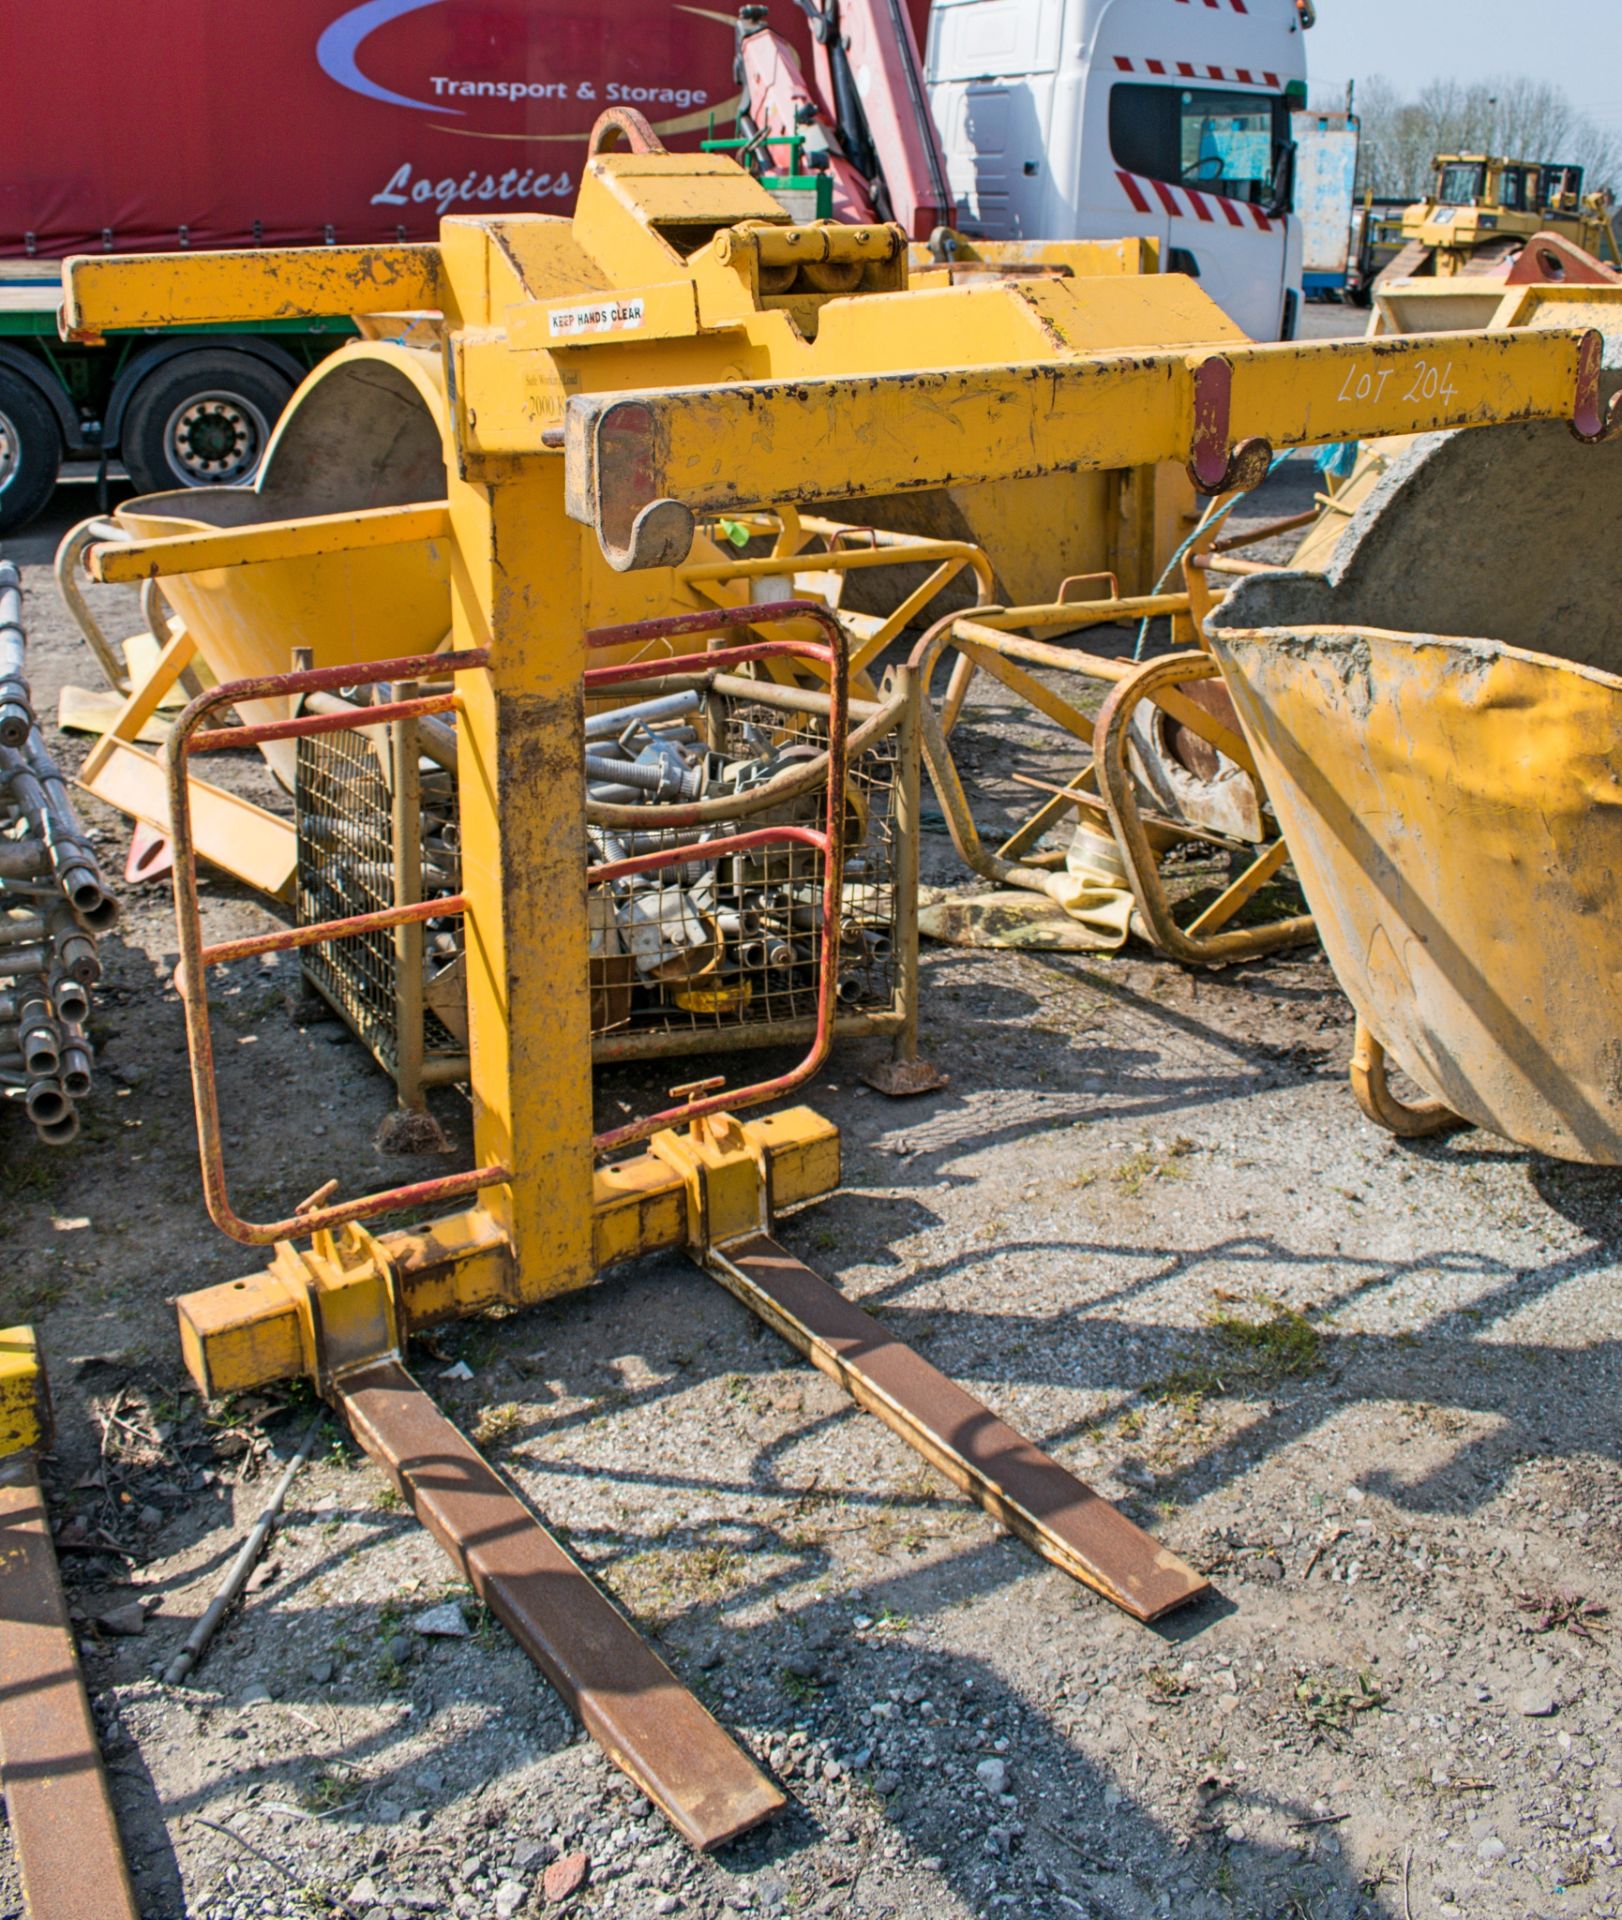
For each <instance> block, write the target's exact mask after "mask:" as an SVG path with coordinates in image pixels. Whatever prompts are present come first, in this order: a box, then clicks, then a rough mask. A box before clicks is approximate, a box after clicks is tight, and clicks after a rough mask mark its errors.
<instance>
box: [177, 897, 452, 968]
mask: <svg viewBox="0 0 1622 1920" xmlns="http://www.w3.org/2000/svg"><path fill="white" fill-rule="evenodd" d="M467 910H468V897H467V895H466V894H465V893H447V894H444V895H442V896H441V897H440V898H438V899H435V900H414V901H411V902H410V903H409V904H405V905H401V906H398V907H377V908H374V909H373V911H372V912H370V913H354V914H350V915H349V917H348V918H347V919H344V920H312V921H310V922H309V924H308V925H306V926H302V927H278V928H277V929H276V931H275V932H274V933H249V934H244V935H243V937H242V938H241V939H240V940H222V941H221V942H220V943H219V944H218V946H213V947H204V948H203V949H202V953H201V956H200V957H201V959H202V963H203V965H204V966H205V967H224V966H229V965H230V963H231V962H232V961H233V960H251V959H253V958H254V956H255V955H256V954H261V953H291V952H293V951H294V949H295V948H298V947H319V946H322V945H324V944H325V943H326V942H327V941H328V940H347V939H349V938H350V937H351V935H353V934H357V933H384V932H387V931H388V929H389V928H390V927H404V926H409V925H411V923H412V922H413V921H420V920H437V919H439V918H440V916H441V915H442V914H452V913H466V912H467Z"/></svg>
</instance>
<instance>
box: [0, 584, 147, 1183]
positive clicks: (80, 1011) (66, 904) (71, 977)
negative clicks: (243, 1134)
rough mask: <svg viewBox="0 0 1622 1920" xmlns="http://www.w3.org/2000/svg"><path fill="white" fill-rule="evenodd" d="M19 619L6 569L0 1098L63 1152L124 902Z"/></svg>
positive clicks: (17, 594) (0, 590) (1, 674)
mask: <svg viewBox="0 0 1622 1920" xmlns="http://www.w3.org/2000/svg"><path fill="white" fill-rule="evenodd" d="M22 616H23V596H22V581H21V578H20V576H19V575H18V572H17V568H16V566H15V564H14V563H13V562H12V561H10V560H0V1092H3V1093H4V1095H5V1097H6V1098H7V1099H8V1100H15V1101H20V1102H21V1104H22V1107H23V1110H24V1112H26V1113H27V1115H28V1117H29V1119H30V1120H31V1121H32V1122H33V1124H34V1127H35V1130H36V1131H37V1132H38V1134H39V1137H40V1138H41V1139H42V1140H44V1141H46V1142H47V1143H48V1144H49V1145H51V1146H65V1145H66V1144H67V1143H68V1141H70V1140H72V1139H73V1138H74V1136H75V1135H76V1134H77V1133H78V1131H79V1116H78V1111H77V1104H78V1102H79V1101H81V1100H83V1099H84V1098H85V1097H86V1096H87V1095H88V1094H89V1092H90V1086H91V1071H92V1067H93V1064H94V1053H93V1051H92V1048H91V1045H90V1041H89V1038H88V1037H87V1035H86V1032H85V1023H86V1022H87V1020H88V1019H89V1017H90V989H91V988H92V987H93V986H94V985H95V984H96V982H97V981H98V980H99V979H100V978H101V960H100V957H99V956H98V954H97V952H96V938H97V936H98V935H99V934H102V933H105V932H106V931H107V930H108V929H109V928H110V927H112V926H113V925H114V924H115V923H116V922H117V919H118V903H117V901H116V900H114V899H113V897H112V895H111V894H110V893H109V892H108V889H107V882H106V880H105V879H104V878H103V877H102V872H101V867H100V865H99V864H98V862H97V859H96V854H95V850H94V848H93V847H92V846H91V844H90V840H89V837H88V836H87V835H86V833H85V830H84V828H83V826H82V825H81V824H80V822H79V816H78V815H77V813H76V812H75V811H74V807H73V801H72V799H71V797H70V795H69V792H68V785H67V782H66V781H65V780H64V779H63V777H62V773H61V770H60V768H58V767H57V765H56V764H55V762H54V761H53V760H52V759H51V757H50V755H49V754H48V753H47V752H46V750H45V743H44V741H43V740H42V739H41V737H40V731H39V722H38V721H37V719H36V718H35V715H34V703H33V695H32V693H31V692H30V690H29V685H28V678H27V652H28V643H27V637H26V635H25V633H24V630H23V617H22Z"/></svg>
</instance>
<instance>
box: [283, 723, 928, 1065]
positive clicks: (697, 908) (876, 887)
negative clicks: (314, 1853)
mask: <svg viewBox="0 0 1622 1920" xmlns="http://www.w3.org/2000/svg"><path fill="white" fill-rule="evenodd" d="M698 718H699V719H700V721H701V722H702V731H700V729H699V728H698V727H695V726H692V725H688V726H686V727H684V728H681V729H674V730H670V731H662V730H661V731H660V732H659V733H658V734H657V736H656V737H657V738H659V739H662V740H663V741H664V742H665V746H666V749H667V750H672V751H673V750H674V746H675V744H676V741H675V735H676V734H677V733H680V734H681V735H682V739H681V741H680V745H681V746H682V749H683V751H684V752H685V753H686V755H687V758H688V760H690V761H702V763H703V765H704V767H705V769H706V771H707V773H708V774H710V775H714V774H715V773H716V772H717V771H718V770H722V769H726V770H731V771H733V772H737V770H740V769H741V770H742V772H741V773H739V774H738V777H739V778H740V779H741V780H742V782H743V784H742V786H741V787H740V792H742V793H744V794H746V793H747V791H748V782H749V777H750V772H751V770H752V769H754V768H757V767H758V768H769V769H771V770H774V771H780V770H781V769H782V768H783V767H784V766H785V765H788V764H791V763H792V761H793V760H794V759H795V758H796V757H806V758H810V757H813V756H817V755H819V754H820V753H821V752H822V751H823V749H824V748H825V746H826V742H827V722H826V719H825V718H824V717H823V716H822V715H820V714H817V713H808V712H803V711H797V710H795V709H794V708H785V707H783V706H780V705H778V704H775V703H774V702H773V700H772V695H771V693H770V691H769V690H766V689H763V690H762V694H761V696H760V697H759V698H749V699H744V698H735V697H731V696H728V695H723V694H719V693H713V692H712V693H710V694H709V695H708V696H707V698H706V700H705V703H704V711H703V713H702V714H701V715H700V716H698ZM381 731H382V730H381V729H374V730H372V732H371V733H361V732H359V731H352V732H340V733H329V734H322V735H318V736H314V737H311V738H305V739H301V740H300V741H299V743H298V771H297V786H296V793H295V801H296V816H297V829H298V914H299V919H300V921H301V923H308V922H311V921H319V920H331V919H339V918H344V917H346V916H349V915H352V914H357V913H365V912H369V911H371V910H373V909H376V908H381V907H388V906H392V905H394V904H396V899H397V892H396V868H395V860H394V845H395V837H396V834H395V822H394V806H393V800H392V793H393V788H394V772H393V768H392V766H390V765H388V764H386V763H385V760H384V757H383V753H382V750H381V749H380V748H379V747H378V746H377V745H375V744H374V739H375V736H376V734H377V733H379V732H381ZM902 738H903V735H902V732H901V730H900V728H899V727H898V726H891V727H890V728H889V730H888V731H885V732H881V733H880V734H879V735H878V737H877V738H875V739H873V740H871V741H870V742H869V743H868V744H867V746H866V747H865V749H864V750H863V751H862V752H861V753H859V754H858V755H857V756H856V757H855V758H854V759H853V760H852V762H851V764H850V769H849V773H848V777H847V781H846V795H847V812H846V860H845V874H844V888H843V909H842V915H841V928H840V970H839V986H838V994H839V1005H838V1013H839V1022H838V1024H837V1026H836V1031H840V1030H842V1031H844V1032H846V1033H849V1032H853V1031H857V1032H871V1031H875V1030H889V1029H891V1028H892V1027H893V1026H895V1025H897V1024H899V1020H900V1017H901V1014H902V1011H903V1009H902V995H903V990H904V986H905V980H904V974H905V969H904V966H903V961H902V944H903V942H902V930H901V926H900V913H901V905H902V899H903V892H904V889H905V887H906V885H908V884H910V883H908V882H907V881H906V880H905V878H904V876H903V873H902V865H903V853H904V849H903V846H902V835H903V830H904V829H903V822H902V815H901V809H900V807H899V804H898V801H899V794H900V789H901V782H902V780H903V778H904V777H905V776H906V771H907V770H906V769H905V768H904V766H903V751H902ZM389 752H390V754H391V755H397V754H398V752H399V739H398V735H397V732H396V730H393V729H391V730H390V731H389ZM418 777H419V780H420V783H421V794H420V797H421V815H420V828H421V831H420V840H421V844H422V848H423V868H422V882H421V884H422V897H423V898H432V897H433V895H434V894H435V893H436V892H438V893H447V894H448V893H451V892H454V891H456V889H457V888H458V887H459V885H460V870H459V854H458V852H457V848H458V846H459V835H458V823H457V815H456V794H455V783H454V780H453V779H452V778H451V776H450V775H449V774H447V773H445V772H444V771H443V769H441V768H438V767H434V766H431V765H430V764H429V763H427V762H422V763H421V770H420V773H419V776H418ZM912 778H914V779H915V778H916V773H915V770H914V772H913V774H912ZM710 790H711V791H712V792H713V791H714V788H713V786H712V787H711V789H710ZM637 797H638V798H639V799H641V798H644V797H645V796H644V795H641V794H639V795H638V796H637ZM821 807H822V798H821V790H813V791H812V792H811V793H809V794H807V795H806V796H804V797H803V798H802V799H801V800H799V801H797V802H795V801H791V802H788V803H787V804H786V805H785V806H784V807H781V808H776V809H772V810H770V811H768V812H766V813H761V812H741V813H740V816H739V818H738V819H737V820H727V821H721V822H717V823H715V824H713V825H711V826H709V827H707V828H704V829H688V830H685V831H678V830H671V829H660V828H655V829H651V830H643V831H637V832H635V833H622V834H616V833H615V832H614V831H613V830H611V829H604V828H598V827H595V826H593V827H590V828H589V829H588V833H589V837H590V842H591V847H590V857H591V859H592V861H593V862H594V863H607V862H608V861H610V860H620V859H624V858H625V857H627V856H628V855H640V854H645V853H651V852H656V851H662V850H664V849H666V848H669V847H673V846H683V847H686V846H691V847H692V850H693V858H692V859H691V860H690V861H687V862H684V863H683V864H682V865H681V866H678V867H669V868H665V869H663V870H661V871H659V872H656V873H652V874H648V875H645V876H640V875H639V876H634V877H633V878H632V879H630V880H629V881H627V880H620V881H615V882H612V883H609V884H595V885H593V886H591V887H590V888H589V889H588V895H587V914H588V923H589V929H590V934H589V938H590V955H591V958H590V961H589V968H590V973H589V981H590V989H591V991H590V1000H591V1031H592V1037H593V1051H594V1055H595V1057H596V1058H597V1059H598V1060H599V1061H606V1060H632V1059H636V1058H639V1057H643V1056H655V1055H664V1054H679V1053H684V1052H698V1051H707V1050H711V1049H719V1050H725V1049H726V1048H727V1047H728V1046H734V1047H736V1046H760V1045H766V1044H770V1043H772V1042H774V1041H776V1040H778V1039H781V1040H784V1041H788V1040H791V1039H794V1038H797V1037H800V1035H802V1034H803V1033H805V1032H807V1031H808V1030H809V1027H810V1024H811V1023H812V1021H813V1020H814V1018H815V1014H816V997H817V996H816V981H817V966H818V960H819V954H820V942H821V936H820V931H819V918H820V911H821V873H820V856H818V855H817V854H816V853H815V852H813V851H812V850H810V849H808V848H799V847H771V848H766V849H761V850H757V851H755V852H752V853H742V854H733V855H728V856H723V857H722V858H720V859H719V860H706V858H705V857H704V852H703V841H704V840H705V839H717V838H720V837H721V836H722V835H723V834H726V833H729V832H735V831H738V830H740V829H748V828H755V827H761V826H766V825H775V824H782V823H784V822H790V823H805V824H812V823H815V822H816V821H818V820H819V819H820V813H821ZM402 934H403V935H404V936H405V938H403V939H402V938H401V935H402ZM461 944H462V927H461V919H460V916H454V915H451V916H447V917H446V918H445V919H443V920H432V921H430V922H428V923H427V926H426V927H425V928H416V927H412V928H407V929H398V930H396V929H389V930H384V931H379V932H371V933H363V934H357V935H352V936H348V937H345V938H343V939H340V940H336V941H333V942H331V943H328V944H324V945H321V946H317V947H310V948H306V949H305V950H304V953H303V965H304V974H305V978H306V979H307V980H308V982H309V983H310V985H311V986H312V987H313V988H314V989H315V990H316V991H317V992H319V993H320V994H321V995H322V996H323V998H325V999H326V1000H327V1001H328V1002H329V1004H330V1005H331V1006H332V1007H333V1008H334V1009H335V1010H336V1011H337V1012H338V1014H339V1015H340V1016H341V1017H342V1018H343V1019H344V1021H345V1022H346V1023H347V1024H348V1025H349V1027H350V1028H351V1029H352V1030H353V1032H354V1033H355V1034H356V1035H357V1036H358V1037H359V1038H360V1039H361V1041H362V1042H363V1043H364V1044H365V1045H366V1046H367V1047H368V1048H369V1049H370V1050H371V1052H372V1054H373V1055H374V1057H375V1058H376V1059H377V1060H378V1062H379V1064H380V1065H381V1066H382V1067H383V1068H384V1070H385V1071H386V1072H388V1073H390V1074H391V1075H394V1076H395V1077H396V1078H397V1079H398V1078H399V1066H400V1048H399V1033H400V1031H401V1022H402V1020H410V1019H420V1020H421V1021H422V1022H423V1041H424V1046H423V1058H424V1065H425V1069H426V1072H425V1075H424V1077H425V1079H427V1080H433V1081H444V1080H446V1079H451V1078H455V1077H457V1075H458V1073H459V1072H461V1071H465V1047H466V1033H467V1027H466V1007H465V990H464V987H463V975H462V961H461ZM402 952H405V953H407V954H411V955H413V959H412V961H411V962H410V964H411V965H413V966H414V967H415V968H417V969H419V970H420V977H421V980H422V990H421V992H420V993H413V991H412V985H413V983H412V980H411V979H410V978H409V977H407V976H405V975H403V974H402V971H401V954H402Z"/></svg>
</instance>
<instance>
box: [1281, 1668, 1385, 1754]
mask: <svg viewBox="0 0 1622 1920" xmlns="http://www.w3.org/2000/svg"><path fill="white" fill-rule="evenodd" d="M1385 1702H1386V1693H1385V1689H1384V1688H1383V1687H1382V1686H1381V1685H1380V1683H1379V1681H1378V1680H1377V1679H1376V1678H1375V1676H1374V1675H1373V1674H1372V1673H1369V1672H1367V1671H1366V1670H1365V1671H1364V1672H1361V1673H1359V1674H1358V1675H1357V1677H1356V1679H1355V1680H1349V1679H1347V1678H1345V1677H1344V1676H1337V1675H1336V1674H1334V1673H1321V1674H1314V1673H1308V1672H1306V1671H1304V1670H1303V1671H1301V1672H1298V1673H1297V1675H1296V1682H1295V1704H1296V1708H1297V1710H1298V1711H1299V1713H1300V1715H1301V1717H1302V1719H1303V1720H1305V1721H1306V1723H1307V1725H1308V1726H1309V1727H1311V1728H1312V1729H1313V1731H1314V1732H1315V1733H1317V1734H1319V1735H1320V1736H1322V1737H1325V1738H1329V1739H1335V1738H1342V1739H1344V1738H1345V1737H1346V1736H1347V1735H1349V1734H1350V1733H1351V1731H1352V1729H1353V1727H1354V1726H1355V1725H1356V1724H1357V1719H1358V1716H1359V1714H1364V1713H1374V1712H1376V1711H1378V1709H1379V1708H1381V1707H1383V1706H1384V1705H1385Z"/></svg>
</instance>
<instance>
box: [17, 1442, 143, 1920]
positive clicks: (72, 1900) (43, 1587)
mask: <svg viewBox="0 0 1622 1920" xmlns="http://www.w3.org/2000/svg"><path fill="white" fill-rule="evenodd" d="M0 1784H3V1785H4V1788H5V1796H6V1813H7V1817H8V1819H9V1822H10V1825H11V1832H12V1837H13V1839H14V1841H15V1843H16V1848H17V1858H18V1863H19V1866H20V1867H21V1871H22V1883H23V1898H24V1899H25V1900H26V1901H27V1903H28V1912H29V1915H30V1917H31V1920H139V1916H138V1914H137V1910H136V1905H135V1894H134V1891H133V1889H132V1888H131V1886H130V1877H129V1870H128V1868H127V1867H126V1866H125V1864H124V1853H123V1849H122V1847H121V1846H120V1844H119V1839H118V1825H117V1822H116V1821H115V1820H114V1818H113V1808H112V1802H111V1800H110V1799H109V1798H108V1795H107V1779H106V1775H105V1774H104V1773H103V1772H102V1767H101V1752H100V1749H99V1747H98V1746H97V1743H96V1728H95V1722H94V1721H93V1720H92V1719H91V1716H90V1702H89V1699H88V1698H87V1697H86V1694H85V1690H84V1681H83V1679H82V1678H81V1677H80V1674H79V1662H78V1659H77V1657H76V1656H75V1654H74V1650H73V1637H72V1634H71V1632H70V1631H69V1627H68V1607H67V1599H66V1596H65V1595H64V1594H63V1591H62V1578H61V1575H60V1573H59V1572H58V1570H57V1565H56V1553H55V1551H54V1549H53V1548H52V1546H51V1529H50V1522H49V1520H48V1518H47V1516H46V1512H45V1496H44V1494H43V1493H42V1492H41V1490H40V1484H39V1474H38V1472H37V1470H36V1468H35V1466H34V1460H33V1456H32V1455H31V1454H28V1453H19V1454H13V1455H12V1456H11V1457H10V1458H9V1459H5V1460H0Z"/></svg>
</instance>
